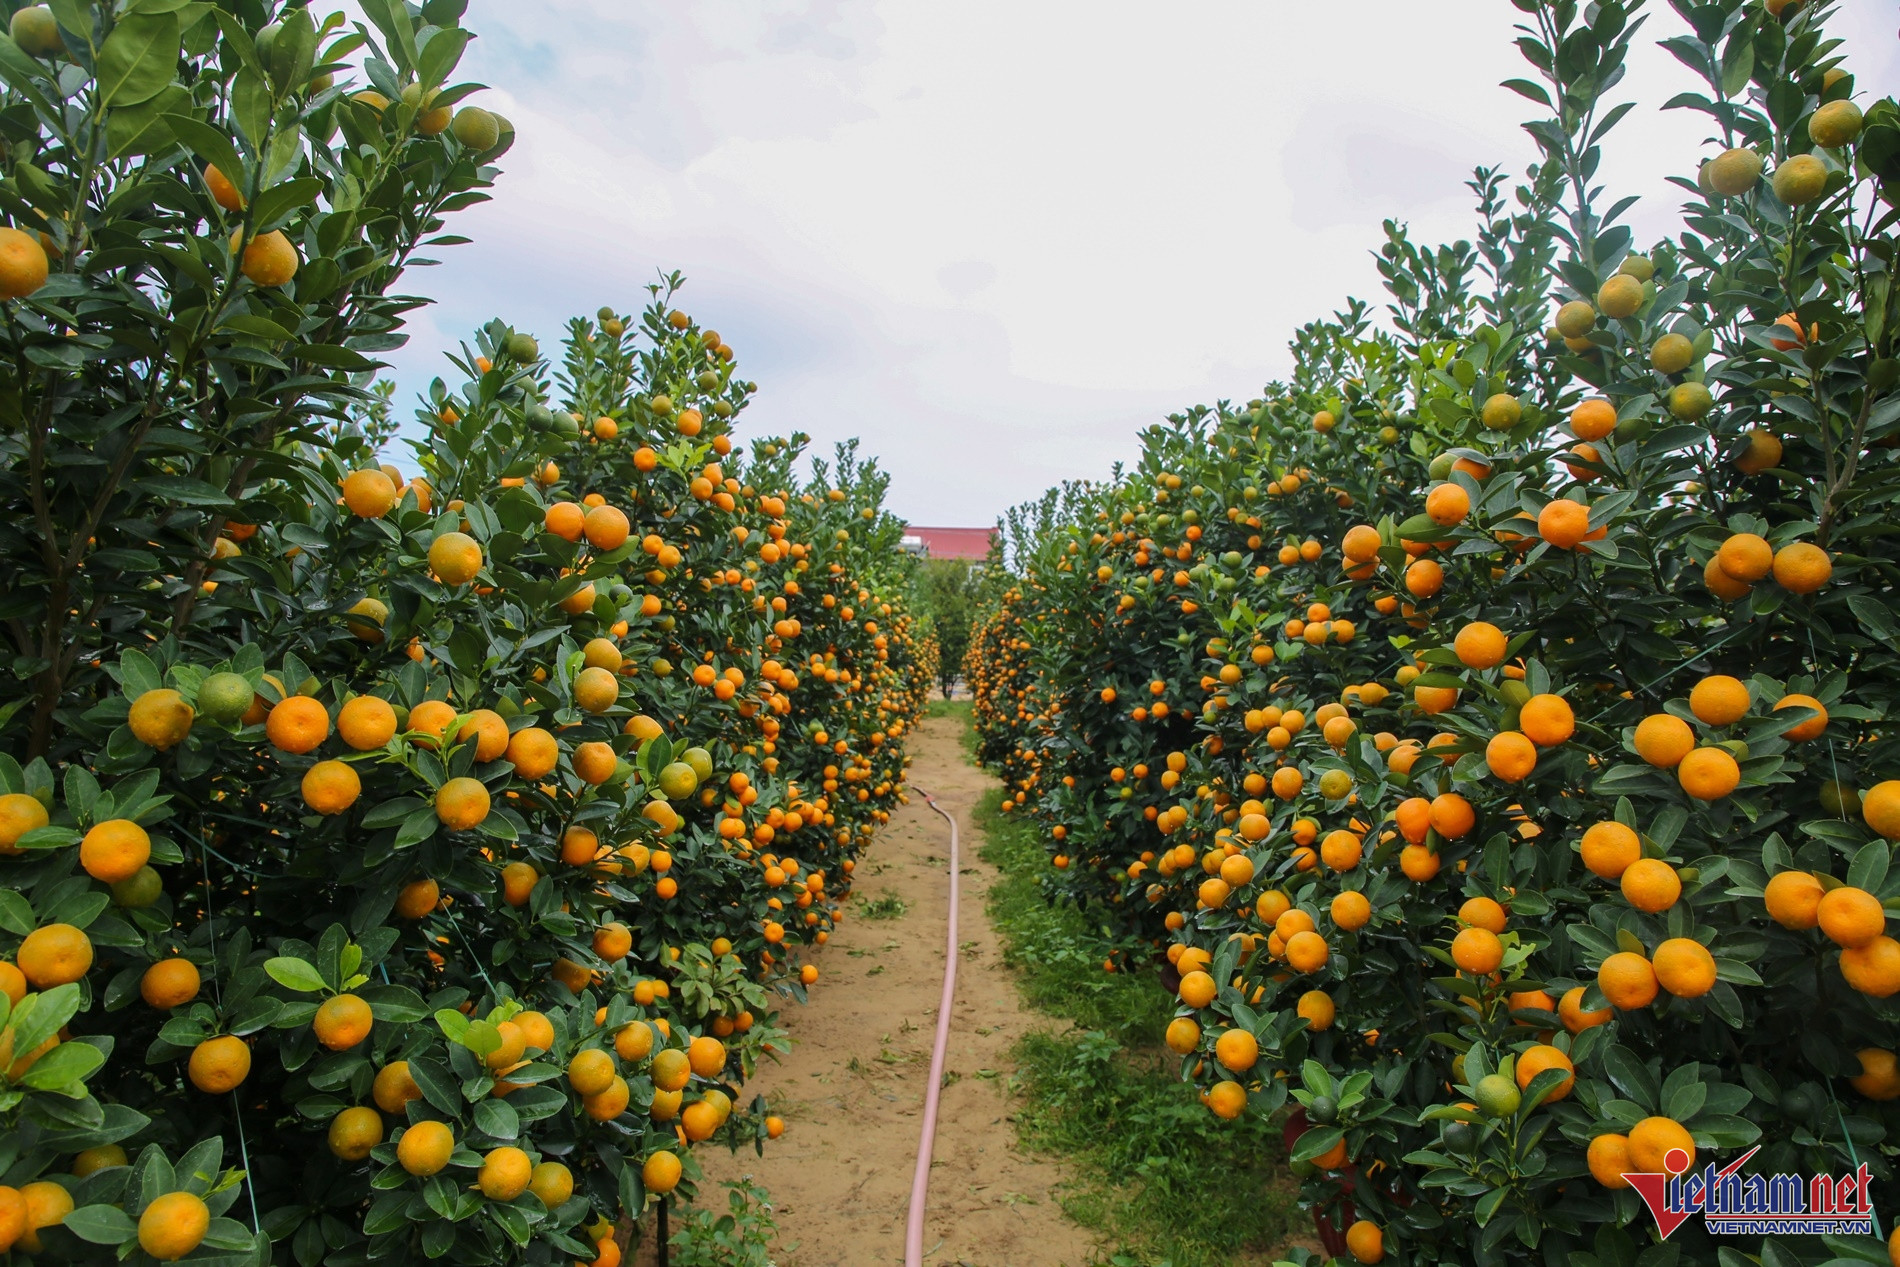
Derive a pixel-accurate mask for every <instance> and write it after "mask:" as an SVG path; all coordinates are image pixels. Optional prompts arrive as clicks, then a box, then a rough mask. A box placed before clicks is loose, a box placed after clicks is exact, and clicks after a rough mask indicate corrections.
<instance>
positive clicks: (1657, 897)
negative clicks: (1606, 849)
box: [1621, 858, 1682, 915]
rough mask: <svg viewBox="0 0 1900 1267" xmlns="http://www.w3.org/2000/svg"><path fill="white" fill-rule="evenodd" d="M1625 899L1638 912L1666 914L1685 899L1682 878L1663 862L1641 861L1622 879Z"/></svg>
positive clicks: (1637, 861) (1647, 859) (1629, 868)
mask: <svg viewBox="0 0 1900 1267" xmlns="http://www.w3.org/2000/svg"><path fill="white" fill-rule="evenodd" d="M1621 880H1622V886H1623V897H1624V898H1625V899H1626V900H1627V901H1628V902H1629V904H1630V905H1631V906H1633V907H1635V908H1636V909H1637V910H1639V911H1647V912H1649V913H1650V914H1652V915H1655V914H1658V913H1659V912H1662V911H1666V910H1668V909H1669V908H1670V907H1672V906H1674V905H1675V904H1676V900H1677V899H1678V898H1680V897H1681V896H1682V878H1681V877H1680V876H1678V875H1677V874H1676V869H1675V868H1674V867H1672V866H1670V865H1669V864H1668V863H1666V862H1664V861H1662V860H1661V859H1660V858H1638V859H1637V860H1636V861H1635V862H1632V863H1631V864H1630V865H1629V867H1628V868H1627V869H1626V870H1624V872H1623V875H1622V877H1621Z"/></svg>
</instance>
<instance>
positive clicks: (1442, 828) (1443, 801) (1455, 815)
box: [1432, 792, 1478, 840]
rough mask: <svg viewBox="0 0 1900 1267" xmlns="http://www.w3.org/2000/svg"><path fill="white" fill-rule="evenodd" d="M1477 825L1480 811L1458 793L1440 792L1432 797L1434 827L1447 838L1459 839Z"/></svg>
mask: <svg viewBox="0 0 1900 1267" xmlns="http://www.w3.org/2000/svg"><path fill="white" fill-rule="evenodd" d="M1477 825H1478V812H1477V811H1476V810H1474V809H1473V808H1472V807H1471V802H1470V801H1468V800H1466V799H1465V798H1464V797H1462V796H1460V795H1459V794H1458V793H1456V792H1440V793H1439V794H1438V795H1437V796H1434V797H1433V798H1432V828H1433V830H1435V831H1436V832H1437V833H1438V834H1439V835H1441V836H1443V837H1444V838H1445V839H1446V840H1457V839H1458V838H1459V837H1461V836H1464V835H1467V834H1468V833H1469V832H1470V831H1471V829H1472V828H1473V827H1476V826H1477Z"/></svg>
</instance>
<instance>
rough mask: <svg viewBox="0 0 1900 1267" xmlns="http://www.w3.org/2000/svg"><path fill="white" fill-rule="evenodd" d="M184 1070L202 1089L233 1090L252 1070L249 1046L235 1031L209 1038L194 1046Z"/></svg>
mask: <svg viewBox="0 0 1900 1267" xmlns="http://www.w3.org/2000/svg"><path fill="white" fill-rule="evenodd" d="M185 1071H186V1073H187V1074H188V1075H189V1076H190V1078H191V1085H192V1086H194V1087H197V1088H198V1089H199V1090H200V1091H206V1092H209V1093H211V1094H213V1095H220V1094H222V1093H224V1092H226V1091H231V1090H234V1089H236V1087H237V1086H238V1084H239V1083H241V1082H243V1081H244V1080H245V1079H246V1078H248V1077H249V1076H250V1074H251V1049H250V1046H249V1044H247V1043H246V1042H245V1041H244V1040H243V1039H241V1038H239V1037H237V1036H236V1035H234V1034H220V1035H219V1036H218V1037H216V1038H207V1039H205V1040H204V1041H203V1042H202V1043H199V1044H198V1045H197V1046H196V1047H194V1048H192V1049H191V1059H190V1060H189V1061H187V1062H186V1066H185Z"/></svg>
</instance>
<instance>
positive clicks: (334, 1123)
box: [328, 1105, 383, 1161]
mask: <svg viewBox="0 0 1900 1267" xmlns="http://www.w3.org/2000/svg"><path fill="white" fill-rule="evenodd" d="M328 1138H329V1143H330V1151H331V1152H332V1153H334V1154H336V1155H337V1156H338V1157H341V1158H342V1159H343V1160H344V1161H362V1160H363V1159H364V1158H365V1157H368V1156H369V1150H370V1149H372V1148H374V1147H376V1145H378V1144H380V1143H382V1142H383V1116H382V1114H380V1113H378V1112H377V1111H376V1110H375V1109H372V1108H367V1107H365V1106H363V1105H356V1106H353V1107H351V1108H347V1109H343V1110H341V1111H339V1112H338V1113H337V1115H336V1116H335V1117H333V1118H331V1119H330V1131H329V1136H328Z"/></svg>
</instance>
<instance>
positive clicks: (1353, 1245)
mask: <svg viewBox="0 0 1900 1267" xmlns="http://www.w3.org/2000/svg"><path fill="white" fill-rule="evenodd" d="M1485 408H1486V410H1487V411H1488V410H1489V409H1490V406H1489V405H1487V406H1486V407H1485ZM1346 1252H1347V1253H1349V1254H1351V1255H1352V1257H1353V1261H1354V1262H1360V1263H1382V1262H1384V1261H1385V1232H1384V1231H1382V1230H1381V1229H1380V1227H1379V1225H1378V1224H1377V1223H1374V1222H1372V1221H1370V1220H1368V1219H1358V1220H1356V1221H1355V1222H1354V1223H1353V1225H1352V1226H1351V1227H1349V1228H1347V1229H1346Z"/></svg>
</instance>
